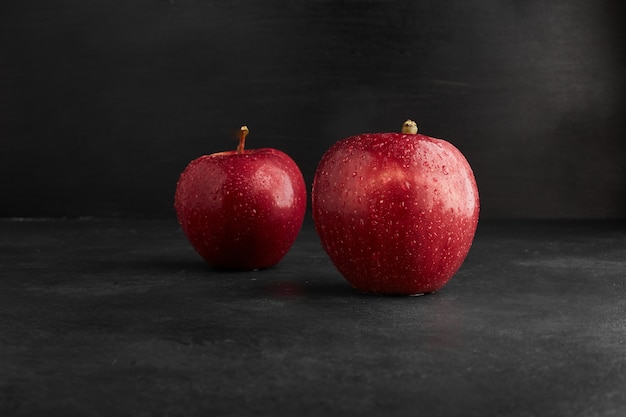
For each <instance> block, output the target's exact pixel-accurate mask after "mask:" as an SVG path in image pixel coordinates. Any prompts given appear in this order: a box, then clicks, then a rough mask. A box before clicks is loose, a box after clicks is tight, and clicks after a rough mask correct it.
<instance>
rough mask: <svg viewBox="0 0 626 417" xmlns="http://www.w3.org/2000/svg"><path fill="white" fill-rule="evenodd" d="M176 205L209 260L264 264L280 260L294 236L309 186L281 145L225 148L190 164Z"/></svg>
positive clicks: (223, 264) (244, 266)
mask: <svg viewBox="0 0 626 417" xmlns="http://www.w3.org/2000/svg"><path fill="white" fill-rule="evenodd" d="M174 207H175V209H176V214H177V217H178V221H179V223H180V225H181V227H182V230H183V232H184V233H185V235H186V236H187V238H188V239H189V242H190V243H191V244H192V246H193V247H194V248H195V250H196V251H197V252H198V253H199V254H200V256H202V258H204V260H206V262H208V263H209V264H210V265H213V266H215V267H218V268H228V269H241V270H253V269H262V268H267V267H270V266H273V265H275V264H277V263H278V262H279V261H280V260H281V259H282V258H283V257H284V256H285V254H286V253H287V251H288V250H289V248H290V247H291V246H292V244H293V242H294V241H295V239H296V237H297V235H298V233H299V231H300V228H301V227H302V221H303V220H304V214H305V211H306V186H305V183H304V179H303V177H302V173H301V172H300V169H299V168H298V166H297V165H296V163H295V162H294V161H293V160H292V159H291V158H290V157H289V156H288V155H287V154H285V153H283V152H281V151H279V150H276V149H271V148H264V149H255V150H242V152H241V153H238V152H236V151H232V152H221V153H216V154H211V155H205V156H201V157H200V158H198V159H195V160H193V161H192V162H191V163H190V164H189V165H188V166H187V168H186V169H185V170H184V171H183V173H182V174H181V176H180V179H179V181H178V184H177V187H176V194H175V201H174Z"/></svg>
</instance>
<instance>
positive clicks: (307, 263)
mask: <svg viewBox="0 0 626 417" xmlns="http://www.w3.org/2000/svg"><path fill="white" fill-rule="evenodd" d="M0 268H1V269H0V270H1V278H0V414H1V415H2V416H37V415H42V416H43V415H46V416H51V415H52V416H56V415H58V416H68V415H82V416H113V415H155V416H159V415H163V416H165V415H180V416H194V415H227V416H241V415H255V414H263V415H279V416H280V415H283V416H294V415H312V416H313V415H315V416H317V415H359V416H364V415H365V416H367V415H407V416H408V415H430V416H448V415H463V416H491V415H498V416H535V415H536V416H539V415H541V416H623V415H626V224H625V223H624V222H621V223H617V222H612V223H607V222H481V224H480V225H479V228H478V234H477V237H476V240H475V243H474V246H473V248H472V250H471V252H470V255H469V257H468V258H467V260H466V262H465V264H464V265H463V266H462V268H461V270H460V271H459V273H458V274H457V276H456V277H454V278H453V279H452V281H450V283H449V284H448V285H447V286H446V287H444V288H443V289H442V290H441V291H440V292H438V293H436V294H431V295H426V296H422V297H377V296H367V295H362V294H359V293H357V292H355V291H354V290H352V289H351V288H350V287H349V286H348V285H347V283H346V282H345V281H344V280H343V279H342V278H341V277H340V276H339V275H338V273H337V272H336V271H335V269H334V267H333V266H332V265H331V264H330V263H329V261H328V259H327V258H326V256H325V254H324V253H323V252H322V250H321V248H320V245H319V243H318V240H317V237H316V235H315V233H314V231H313V228H312V224H311V223H310V221H307V223H306V224H305V227H304V229H303V232H302V234H301V235H300V237H299V239H298V240H297V241H296V243H295V246H294V247H293V248H292V250H291V252H290V253H289V254H288V255H287V257H286V258H285V259H284V260H283V262H282V263H281V264H279V265H278V266H277V267H275V268H272V269H269V270H264V271H258V272H247V273H237V272H218V271H214V270H212V269H210V268H209V267H207V266H205V265H204V264H203V263H202V261H200V259H199V257H198V256H197V255H196V254H195V252H193V250H192V249H191V247H190V246H189V245H188V244H187V242H186V240H185V238H184V236H183V235H182V233H181V232H180V230H179V228H178V226H177V224H176V223H175V222H173V221H109V220H107V221H104V220H83V221H15V220H14V221H9V220H5V221H0Z"/></svg>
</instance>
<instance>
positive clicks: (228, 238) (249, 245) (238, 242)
mask: <svg viewBox="0 0 626 417" xmlns="http://www.w3.org/2000/svg"><path fill="white" fill-rule="evenodd" d="M259 212H260V210H258V211H256V214H258V213H259ZM248 214H249V213H248ZM248 214H244V215H243V216H241V217H239V216H237V217H231V218H229V219H224V218H220V219H219V220H218V219H216V220H213V221H212V220H210V219H208V220H205V221H204V222H198V221H194V220H191V222H192V223H191V224H195V225H196V226H195V227H189V228H186V229H187V231H186V235H187V238H188V240H189V242H190V243H191V245H192V246H193V247H194V249H195V250H196V252H197V253H198V254H199V255H200V256H201V257H202V258H203V259H204V260H205V261H206V262H207V263H208V264H209V265H211V266H213V267H215V268H218V269H233V270H257V269H265V268H269V267H271V266H274V265H276V264H277V263H278V262H279V261H280V260H281V259H282V258H283V257H284V256H285V255H286V254H287V252H288V251H289V248H290V247H291V244H292V243H293V240H295V236H297V234H298V232H299V231H300V227H301V225H300V224H295V223H294V222H290V221H288V220H280V218H279V219H278V220H277V219H275V220H276V221H273V222H268V221H267V220H266V219H263V218H262V216H257V217H256V218H255V217H254V215H252V216H251V215H248ZM199 224H201V226H198V225H199ZM183 228H184V229H185V227H184V225H183Z"/></svg>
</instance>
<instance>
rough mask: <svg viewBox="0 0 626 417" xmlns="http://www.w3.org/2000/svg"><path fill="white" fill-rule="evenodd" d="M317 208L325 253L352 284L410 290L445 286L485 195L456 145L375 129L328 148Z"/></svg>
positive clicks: (380, 290) (379, 290)
mask: <svg viewBox="0 0 626 417" xmlns="http://www.w3.org/2000/svg"><path fill="white" fill-rule="evenodd" d="M312 206H313V219H314V222H315V228H316V231H317V233H318V235H319V237H320V240H321V243H322V246H323V248H324V250H325V251H326V252H327V253H328V255H329V257H330V259H331V260H332V262H333V263H334V265H335V266H336V267H337V269H338V270H339V272H340V273H341V274H342V275H343V276H344V277H345V278H346V279H347V280H348V281H349V282H350V283H351V284H352V286H353V287H355V288H356V289H358V290H360V291H362V292H366V293H376V294H405V295H411V294H421V293H429V292H434V291H437V290H439V289H440V288H441V287H443V286H444V285H445V284H446V283H447V282H448V281H449V280H450V278H451V277H452V276H453V275H454V274H455V273H456V272H457V270H458V269H459V268H460V266H461V264H462V263H463V261H464V260H465V257H466V256H467V254H468V252H469V249H470V247H471V245H472V241H473V238H474V234H475V231H476V227H477V224H478V213H479V198H478V189H477V186H476V181H475V178H474V174H473V172H472V169H471V167H470V165H469V163H468V162H467V160H466V159H465V157H464V156H463V155H462V154H461V152H460V151H459V150H458V149H457V148H455V147H454V146H453V145H452V144H450V143H448V142H446V141H444V140H440V139H435V138H431V137H428V136H425V135H421V134H403V133H374V134H362V135H357V136H353V137H350V138H347V139H344V140H342V141H339V142H337V143H336V144H335V145H333V146H332V147H331V148H330V149H329V150H328V151H327V152H326V154H325V155H324V156H323V157H322V160H321V161H320V163H319V166H318V168H317V171H316V173H315V177H314V182H313V192H312Z"/></svg>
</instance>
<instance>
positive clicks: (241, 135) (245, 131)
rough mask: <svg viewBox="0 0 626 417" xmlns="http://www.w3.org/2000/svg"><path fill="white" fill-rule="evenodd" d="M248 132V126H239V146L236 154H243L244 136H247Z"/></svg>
mask: <svg viewBox="0 0 626 417" xmlns="http://www.w3.org/2000/svg"><path fill="white" fill-rule="evenodd" d="M249 132H250V130H248V126H241V129H239V145H238V146H237V153H238V154H240V155H241V154H242V153H243V148H244V146H246V136H248V133H249Z"/></svg>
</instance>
